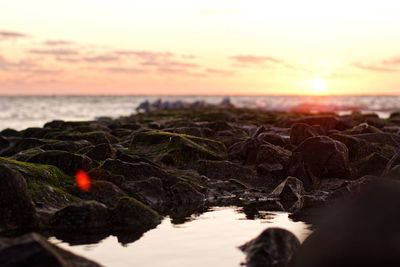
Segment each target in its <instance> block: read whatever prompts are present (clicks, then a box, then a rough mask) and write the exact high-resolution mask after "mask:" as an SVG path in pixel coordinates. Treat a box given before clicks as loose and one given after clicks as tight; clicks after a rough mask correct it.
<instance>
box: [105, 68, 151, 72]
mask: <svg viewBox="0 0 400 267" xmlns="http://www.w3.org/2000/svg"><path fill="white" fill-rule="evenodd" d="M102 70H105V71H109V72H115V73H127V74H135V73H145V72H147V70H145V69H139V68H129V67H127V68H125V67H110V68H103V69H102Z"/></svg>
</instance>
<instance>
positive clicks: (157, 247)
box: [49, 207, 311, 267]
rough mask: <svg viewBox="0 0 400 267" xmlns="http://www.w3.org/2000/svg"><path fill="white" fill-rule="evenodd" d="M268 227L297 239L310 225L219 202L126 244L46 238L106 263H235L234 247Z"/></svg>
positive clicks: (177, 266)
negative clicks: (75, 242)
mask: <svg viewBox="0 0 400 267" xmlns="http://www.w3.org/2000/svg"><path fill="white" fill-rule="evenodd" d="M270 227H279V228H283V229H286V230H289V231H290V232H292V233H293V234H294V235H296V237H297V238H298V239H299V240H300V241H301V242H303V241H304V239H305V238H306V237H307V236H308V235H309V234H310V233H311V230H310V229H309V227H310V226H309V225H307V224H305V223H303V222H294V221H292V220H291V219H289V218H288V213H287V212H260V214H258V216H257V217H256V218H254V219H249V218H248V217H247V216H246V215H245V214H244V213H243V212H242V211H241V209H240V208H238V207H217V208H213V209H211V210H210V211H208V212H205V213H203V214H197V215H192V216H191V218H190V220H189V221H187V222H185V223H183V224H173V222H172V220H171V219H170V218H168V217H167V218H165V219H164V220H163V221H162V223H161V224H160V225H158V227H157V228H155V229H153V230H150V231H148V232H146V233H144V235H143V236H142V237H141V238H140V239H139V240H137V241H135V242H133V243H129V244H121V243H119V241H118V239H117V237H115V236H109V237H107V238H105V239H103V240H101V241H100V242H98V243H95V244H84V245H70V244H69V243H68V242H64V241H62V240H59V239H57V238H55V237H51V238H50V239H49V241H50V242H53V243H55V244H57V245H59V246H61V247H62V248H65V249H67V250H69V251H72V252H74V253H76V254H78V255H81V256H84V257H86V258H88V259H92V260H94V261H97V262H98V263H100V264H102V265H103V266H106V267H108V266H110V267H129V266H141V267H187V266H191V267H204V266H210V267H211V266H218V267H234V266H238V267H239V266H241V265H240V263H242V262H243V261H244V259H245V255H244V254H243V253H242V252H241V251H240V250H239V249H238V247H239V246H240V245H243V244H244V243H246V242H247V241H250V240H251V239H253V238H255V237H257V236H258V235H259V234H260V233H261V232H262V231H263V230H265V229H267V228H270Z"/></svg>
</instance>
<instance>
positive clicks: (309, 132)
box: [290, 123, 320, 145]
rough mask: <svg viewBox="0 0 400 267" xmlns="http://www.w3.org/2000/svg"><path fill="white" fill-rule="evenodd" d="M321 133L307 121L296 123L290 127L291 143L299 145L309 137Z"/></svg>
mask: <svg viewBox="0 0 400 267" xmlns="http://www.w3.org/2000/svg"><path fill="white" fill-rule="evenodd" d="M319 135H320V133H319V132H318V131H317V130H316V129H315V128H314V127H312V126H310V125H308V124H305V123H295V124H293V125H292V127H291V129H290V143H291V144H293V145H299V144H300V143H302V142H303V141H304V140H306V139H307V138H309V137H315V136H319Z"/></svg>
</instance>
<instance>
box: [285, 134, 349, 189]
mask: <svg viewBox="0 0 400 267" xmlns="http://www.w3.org/2000/svg"><path fill="white" fill-rule="evenodd" d="M350 174H351V171H350V166H349V152H348V149H347V147H346V145H344V144H343V143H341V142H339V141H336V140H333V139H331V138H329V137H326V136H320V137H311V138H308V139H306V140H305V141H304V142H303V143H301V144H300V145H299V146H298V147H297V148H296V149H295V150H294V151H293V155H292V157H291V159H290V163H289V175H292V176H295V177H298V178H299V179H300V180H301V181H303V184H304V186H305V188H306V189H311V188H312V187H313V186H314V184H315V183H317V182H318V180H319V179H322V178H324V177H325V178H329V177H334V178H342V179H347V178H349V177H350Z"/></svg>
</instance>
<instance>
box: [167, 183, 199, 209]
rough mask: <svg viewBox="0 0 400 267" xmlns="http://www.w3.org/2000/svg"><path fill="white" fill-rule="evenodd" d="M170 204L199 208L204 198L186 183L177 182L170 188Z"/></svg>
mask: <svg viewBox="0 0 400 267" xmlns="http://www.w3.org/2000/svg"><path fill="white" fill-rule="evenodd" d="M171 192H172V202H173V203H174V204H175V205H176V206H178V207H179V206H201V205H202V204H203V203H204V200H205V196H204V195H203V194H202V193H200V192H198V191H197V190H196V189H194V187H193V186H191V185H190V184H188V183H185V182H178V183H176V184H174V185H173V186H171Z"/></svg>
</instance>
